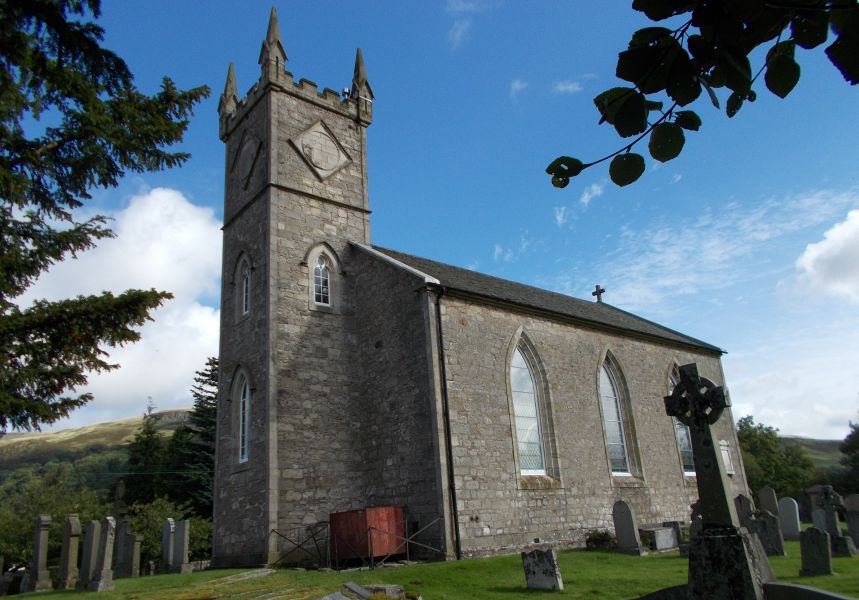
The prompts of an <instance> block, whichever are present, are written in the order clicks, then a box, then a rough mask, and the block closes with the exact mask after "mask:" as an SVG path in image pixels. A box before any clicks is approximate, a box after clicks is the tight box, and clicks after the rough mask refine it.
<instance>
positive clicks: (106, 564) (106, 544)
mask: <svg viewBox="0 0 859 600" xmlns="http://www.w3.org/2000/svg"><path fill="white" fill-rule="evenodd" d="M115 530H116V521H114V519H113V517H105V518H104V520H102V522H101V538H99V543H98V555H97V557H96V563H95V569H93V577H92V579H91V580H90V582H89V585H88V586H87V589H88V590H89V591H91V592H106V591H110V590H112V589H113V539H114V536H115V533H116V531H115Z"/></svg>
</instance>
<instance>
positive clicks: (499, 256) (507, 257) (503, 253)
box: [492, 244, 513, 262]
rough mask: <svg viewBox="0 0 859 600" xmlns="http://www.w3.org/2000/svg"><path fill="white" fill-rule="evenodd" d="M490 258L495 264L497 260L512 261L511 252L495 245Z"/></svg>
mask: <svg viewBox="0 0 859 600" xmlns="http://www.w3.org/2000/svg"><path fill="white" fill-rule="evenodd" d="M492 258H493V259H494V260H495V261H496V262H497V261H499V260H501V261H504V262H510V261H511V260H513V250H511V249H509V248H506V249H505V248H504V246H502V245H501V244H495V249H494V250H493V252H492Z"/></svg>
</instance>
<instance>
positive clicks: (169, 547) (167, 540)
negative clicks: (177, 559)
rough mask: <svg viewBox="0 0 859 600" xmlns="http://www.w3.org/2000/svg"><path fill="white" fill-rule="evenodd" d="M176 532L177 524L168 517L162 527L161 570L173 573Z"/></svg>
mask: <svg viewBox="0 0 859 600" xmlns="http://www.w3.org/2000/svg"><path fill="white" fill-rule="evenodd" d="M175 532H176V522H175V521H173V519H172V518H170V517H167V519H165V520H164V525H163V526H162V527H161V570H162V571H164V572H165V573H170V572H172V570H171V566H172V565H173V535H174V533H175Z"/></svg>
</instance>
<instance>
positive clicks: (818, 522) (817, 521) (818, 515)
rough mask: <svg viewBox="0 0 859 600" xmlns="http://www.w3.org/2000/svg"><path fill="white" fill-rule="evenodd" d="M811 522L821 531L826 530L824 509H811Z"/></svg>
mask: <svg viewBox="0 0 859 600" xmlns="http://www.w3.org/2000/svg"><path fill="white" fill-rule="evenodd" d="M811 522H812V524H813V525H814V526H815V527H817V528H818V529H819V530H821V531H826V511H824V510H823V509H822V508H815V509H814V510H813V511H811Z"/></svg>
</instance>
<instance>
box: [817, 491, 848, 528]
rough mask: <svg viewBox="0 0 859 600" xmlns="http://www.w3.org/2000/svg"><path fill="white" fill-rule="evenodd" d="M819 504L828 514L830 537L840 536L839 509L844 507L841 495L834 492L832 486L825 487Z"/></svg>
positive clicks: (827, 524)
mask: <svg viewBox="0 0 859 600" xmlns="http://www.w3.org/2000/svg"><path fill="white" fill-rule="evenodd" d="M817 504H818V506H820V508H822V509H823V511H824V512H825V513H826V533H828V534H829V535H830V536H833V535H837V536H840V535H841V523H840V522H839V520H838V509H839V508H843V507H844V502H843V501H842V500H841V495H840V494H839V493H838V492H836V491H835V490H833V489H832V486H831V485H824V486H823V489H822V490H821V492H820V497H819V498H818V499H817Z"/></svg>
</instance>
